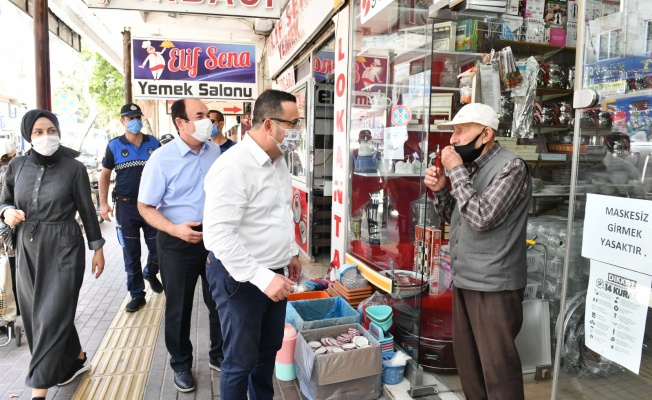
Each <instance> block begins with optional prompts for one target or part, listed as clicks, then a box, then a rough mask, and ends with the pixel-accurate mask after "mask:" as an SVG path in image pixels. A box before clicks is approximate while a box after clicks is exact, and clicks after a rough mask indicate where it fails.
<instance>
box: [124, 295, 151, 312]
mask: <svg viewBox="0 0 652 400" xmlns="http://www.w3.org/2000/svg"><path fill="white" fill-rule="evenodd" d="M145 304H147V301H146V300H145V299H144V298H142V297H136V298H135V299H131V301H130V302H129V303H127V306H126V307H125V311H127V312H135V311H138V310H140V309H141V308H143V307H145Z"/></svg>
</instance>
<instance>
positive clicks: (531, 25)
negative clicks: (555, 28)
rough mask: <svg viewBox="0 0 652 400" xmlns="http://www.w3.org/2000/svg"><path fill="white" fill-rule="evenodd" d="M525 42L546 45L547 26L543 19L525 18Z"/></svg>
mask: <svg viewBox="0 0 652 400" xmlns="http://www.w3.org/2000/svg"><path fill="white" fill-rule="evenodd" d="M523 27H524V29H525V41H526V42H529V43H546V42H545V39H546V37H545V34H546V25H545V24H544V23H543V20H542V19H533V18H524V19H523Z"/></svg>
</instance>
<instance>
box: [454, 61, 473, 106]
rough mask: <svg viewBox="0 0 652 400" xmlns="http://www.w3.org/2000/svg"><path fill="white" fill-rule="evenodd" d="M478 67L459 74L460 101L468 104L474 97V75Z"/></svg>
mask: <svg viewBox="0 0 652 400" xmlns="http://www.w3.org/2000/svg"><path fill="white" fill-rule="evenodd" d="M476 71H477V67H473V68H469V69H467V70H466V71H464V72H462V73H461V74H459V75H457V77H458V78H459V80H460V103H462V104H468V103H471V101H472V99H473V77H475V72H476Z"/></svg>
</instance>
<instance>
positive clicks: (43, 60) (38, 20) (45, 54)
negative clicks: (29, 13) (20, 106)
mask: <svg viewBox="0 0 652 400" xmlns="http://www.w3.org/2000/svg"><path fill="white" fill-rule="evenodd" d="M49 34H50V31H49V29H48V0H35V1H34V51H35V59H34V62H35V64H36V65H35V67H36V106H37V107H38V108H40V109H43V110H48V111H50V110H52V102H51V96H50V37H49Z"/></svg>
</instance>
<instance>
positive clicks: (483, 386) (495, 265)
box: [424, 103, 532, 399]
mask: <svg viewBox="0 0 652 400" xmlns="http://www.w3.org/2000/svg"><path fill="white" fill-rule="evenodd" d="M438 128H439V129H451V128H452V129H453V130H454V133H453V135H452V137H451V140H450V144H451V145H450V146H447V147H446V148H444V149H443V150H442V152H441V157H442V158H441V160H442V164H443V167H444V169H445V170H446V171H447V172H448V177H449V179H450V182H451V187H452V189H450V190H449V189H447V185H446V176H445V175H444V171H442V170H439V169H437V168H436V167H435V166H432V167H430V168H428V169H427V170H426V176H425V178H424V183H425V184H426V186H427V187H428V188H430V189H431V190H432V191H433V193H434V195H435V208H436V209H437V212H438V213H439V215H440V216H441V217H442V218H443V219H444V220H446V222H448V223H449V224H450V227H451V228H450V229H451V231H450V251H451V267H452V270H453V273H454V276H455V278H454V281H453V284H454V288H453V326H454V328H453V348H454V351H455V361H456V363H457V368H458V371H459V375H460V380H461V382H462V389H463V390H464V395H465V396H466V398H468V399H523V398H524V393H523V376H522V371H521V362H520V359H519V356H518V351H517V349H516V345H515V343H514V339H515V338H516V336H517V335H518V333H519V331H520V330H521V325H522V323H523V305H522V301H523V296H524V292H525V286H526V284H527V261H526V254H525V231H526V225H527V216H528V209H529V203H530V197H531V194H532V188H531V179H530V175H529V173H528V167H527V165H526V163H525V162H524V161H523V160H522V159H520V158H519V157H518V156H517V155H516V154H513V153H510V152H509V151H507V150H505V149H504V148H502V147H501V146H500V144H499V143H498V142H496V141H495V135H496V129H497V128H498V117H497V114H496V112H495V111H494V110H493V108H491V107H490V106H487V105H484V104H477V103H473V104H468V105H466V106H464V107H462V109H460V111H459V112H458V113H457V115H456V116H455V118H453V121H451V122H450V123H446V124H441V125H439V127H438Z"/></svg>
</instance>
